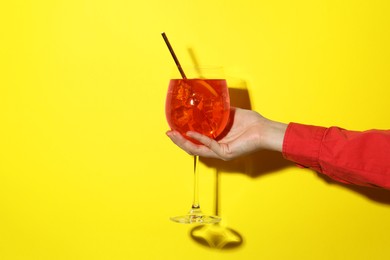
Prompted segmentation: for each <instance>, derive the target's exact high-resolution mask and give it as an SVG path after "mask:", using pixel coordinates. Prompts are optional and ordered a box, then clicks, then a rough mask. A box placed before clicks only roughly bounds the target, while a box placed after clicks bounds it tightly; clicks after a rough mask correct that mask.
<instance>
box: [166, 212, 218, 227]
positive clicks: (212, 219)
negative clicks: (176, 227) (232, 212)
mask: <svg viewBox="0 0 390 260" xmlns="http://www.w3.org/2000/svg"><path fill="white" fill-rule="evenodd" d="M171 220H172V221H174V222H177V223H182V224H193V223H199V224H216V223H219V222H220V221H221V218H220V217H218V216H210V215H205V214H203V213H202V212H201V211H200V210H199V209H192V210H191V211H190V212H188V214H187V215H182V216H176V217H171Z"/></svg>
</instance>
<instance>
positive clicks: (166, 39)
mask: <svg viewBox="0 0 390 260" xmlns="http://www.w3.org/2000/svg"><path fill="white" fill-rule="evenodd" d="M161 35H162V37H163V38H164V41H165V43H166V44H167V46H168V49H169V52H170V53H171V55H172V58H173V60H174V61H175V63H176V66H177V68H178V69H179V72H180V75H181V77H182V78H183V79H186V78H187V77H186V74H185V73H184V71H183V69H182V68H181V65H180V62H179V60H178V59H177V57H176V55H175V52H174V51H173V49H172V46H171V44H170V43H169V41H168V38H167V35H166V34H165V32H162V33H161Z"/></svg>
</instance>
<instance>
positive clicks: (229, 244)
mask: <svg viewBox="0 0 390 260" xmlns="http://www.w3.org/2000/svg"><path fill="white" fill-rule="evenodd" d="M190 236H191V238H192V239H193V240H194V241H196V242H197V243H199V244H201V245H203V246H207V247H210V248H214V249H235V248H238V247H240V246H241V245H242V243H243V239H242V236H241V235H240V234H239V233H238V232H237V231H235V230H233V229H231V228H228V227H225V226H222V225H221V224H214V225H201V226H197V227H194V228H193V229H191V232H190Z"/></svg>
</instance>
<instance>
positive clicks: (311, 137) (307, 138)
mask: <svg viewBox="0 0 390 260" xmlns="http://www.w3.org/2000/svg"><path fill="white" fill-rule="evenodd" d="M326 130H327V128H325V127H321V126H312V125H303V124H298V123H290V124H289V125H288V127H287V130H286V133H285V136H284V141H283V156H284V157H285V158H286V159H288V160H290V161H293V162H295V163H296V164H298V165H301V166H304V167H309V168H312V169H314V170H316V171H319V172H321V167H320V165H319V163H318V158H319V153H320V147H321V142H322V139H323V137H324V134H325V132H326Z"/></svg>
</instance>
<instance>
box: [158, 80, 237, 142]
mask: <svg viewBox="0 0 390 260" xmlns="http://www.w3.org/2000/svg"><path fill="white" fill-rule="evenodd" d="M229 112H230V100H229V92H228V89H227V83H226V80H224V79H172V80H171V81H170V83H169V88H168V94H167V99H166V105H165V113H166V117H167V121H168V124H169V126H170V127H171V129H173V130H176V131H178V132H180V133H181V134H182V135H184V136H185V133H186V132H187V131H195V132H198V133H201V134H203V135H206V136H208V137H211V138H213V139H215V138H216V137H217V136H218V135H220V134H221V132H222V131H223V129H224V128H225V126H226V124H227V122H228V119H229Z"/></svg>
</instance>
